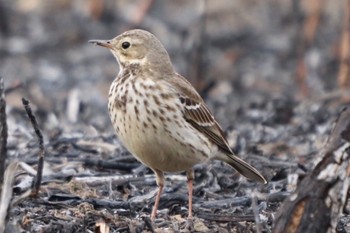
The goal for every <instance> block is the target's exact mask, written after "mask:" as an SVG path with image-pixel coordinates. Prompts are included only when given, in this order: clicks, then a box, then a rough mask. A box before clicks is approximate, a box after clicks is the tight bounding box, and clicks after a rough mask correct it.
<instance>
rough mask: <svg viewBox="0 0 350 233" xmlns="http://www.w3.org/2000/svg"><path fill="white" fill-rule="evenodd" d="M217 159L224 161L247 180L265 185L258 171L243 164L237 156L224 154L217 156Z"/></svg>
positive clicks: (264, 180)
mask: <svg viewBox="0 0 350 233" xmlns="http://www.w3.org/2000/svg"><path fill="white" fill-rule="evenodd" d="M218 159H220V160H223V161H225V162H226V163H228V164H229V165H230V166H232V167H233V168H234V169H236V170H237V171H238V172H239V173H241V174H242V175H243V176H245V177H247V178H248V179H252V180H256V181H258V182H261V183H263V184H266V183H267V181H266V179H265V178H264V177H263V176H262V175H261V174H260V172H258V170H256V169H255V168H254V167H253V166H251V165H249V164H248V163H246V162H244V161H243V160H242V159H241V158H239V157H238V156H235V155H227V154H226V155H222V156H219V157H218Z"/></svg>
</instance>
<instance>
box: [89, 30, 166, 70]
mask: <svg viewBox="0 0 350 233" xmlns="http://www.w3.org/2000/svg"><path fill="white" fill-rule="evenodd" d="M89 43H93V44H96V45H99V46H102V47H106V48H108V49H110V50H111V52H112V53H113V55H114V56H115V58H116V59H117V61H118V63H119V65H120V68H122V69H123V68H125V67H126V66H128V65H133V64H137V65H141V66H143V65H148V67H149V69H153V68H156V67H158V69H159V68H160V69H165V70H167V69H170V70H172V64H171V61H170V58H169V55H168V53H167V51H166V50H165V48H164V46H163V45H162V43H161V42H160V41H159V40H158V39H157V38H156V37H155V36H154V35H153V34H151V33H150V32H147V31H144V30H140V29H135V30H130V31H126V32H124V33H123V34H120V35H119V36H117V37H115V38H113V39H111V40H90V41H89Z"/></svg>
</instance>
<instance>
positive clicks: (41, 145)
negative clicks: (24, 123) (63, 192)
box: [22, 98, 45, 197]
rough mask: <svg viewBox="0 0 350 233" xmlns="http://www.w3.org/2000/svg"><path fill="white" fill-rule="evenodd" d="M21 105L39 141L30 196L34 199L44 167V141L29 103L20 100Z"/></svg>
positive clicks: (23, 99)
mask: <svg viewBox="0 0 350 233" xmlns="http://www.w3.org/2000/svg"><path fill="white" fill-rule="evenodd" d="M22 103H23V105H24V108H25V110H26V112H27V115H28V117H29V119H30V122H31V123H32V126H33V128H34V131H35V133H36V135H37V137H38V141H39V149H40V152H39V161H38V171H37V174H36V176H35V178H34V183H33V189H32V196H34V197H36V196H37V195H38V193H39V189H40V184H41V179H42V175H43V166H44V157H45V147H44V139H43V135H42V134H41V131H40V129H39V127H38V122H37V121H36V118H35V116H34V115H33V112H32V109H31V108H30V105H29V101H28V100H26V99H25V98H22Z"/></svg>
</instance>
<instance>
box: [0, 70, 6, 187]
mask: <svg viewBox="0 0 350 233" xmlns="http://www.w3.org/2000/svg"><path fill="white" fill-rule="evenodd" d="M6 157H7V123H6V101H5V88H4V79H3V78H2V77H0V186H1V184H2V182H3V180H4V172H5V163H6Z"/></svg>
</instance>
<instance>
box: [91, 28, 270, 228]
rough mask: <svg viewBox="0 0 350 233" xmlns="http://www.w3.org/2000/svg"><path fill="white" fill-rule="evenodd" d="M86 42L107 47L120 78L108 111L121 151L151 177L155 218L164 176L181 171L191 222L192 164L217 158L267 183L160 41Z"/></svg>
mask: <svg viewBox="0 0 350 233" xmlns="http://www.w3.org/2000/svg"><path fill="white" fill-rule="evenodd" d="M89 43H92V44H94V45H98V46H102V47H105V48H107V49H109V50H110V51H111V52H112V54H113V55H114V57H115V58H116V60H117V63H118V65H119V74H118V75H117V77H116V78H115V79H114V81H113V82H112V84H111V86H110V89H109V94H108V112H109V116H110V118H111V121H112V125H113V128H114V130H115V132H116V134H117V137H118V139H119V140H120V141H121V142H122V144H123V145H124V147H125V148H126V149H127V150H128V151H129V152H130V153H131V154H132V155H133V156H134V157H135V158H136V159H137V160H138V161H140V162H141V163H143V164H144V165H146V166H147V167H149V168H150V169H151V170H152V171H153V172H154V174H155V177H156V183H157V186H158V192H157V195H156V197H155V202H154V206H153V209H152V212H151V220H152V221H154V220H155V218H156V215H157V210H158V205H159V201H160V197H161V194H162V191H163V188H164V185H165V178H164V173H165V172H183V171H185V172H186V176H187V187H188V219H192V217H193V215H192V192H193V179H194V172H193V166H194V165H196V164H199V163H203V162H206V161H208V160H213V159H214V160H215V159H216V160H221V161H224V162H226V163H227V164H229V165H230V166H232V167H233V168H234V169H236V170H237V171H238V172H239V173H240V174H242V175H243V176H245V177H247V178H249V179H252V180H255V181H258V182H261V183H264V184H266V183H267V181H266V179H265V178H264V177H263V176H262V175H261V174H260V173H259V171H258V170H257V169H255V168H254V167H253V166H251V165H249V164H248V163H246V162H245V161H243V160H242V159H241V158H239V157H238V156H237V155H236V154H235V153H234V152H233V151H232V149H231V147H230V146H229V144H228V142H227V139H226V138H225V135H224V132H223V130H222V128H221V127H220V125H219V123H218V122H217V121H216V120H215V118H214V116H213V114H212V113H211V111H210V110H209V108H208V107H207V105H206V104H205V102H204V100H203V99H202V97H201V96H200V95H199V94H198V92H197V91H196V90H195V88H194V87H193V86H192V85H191V83H190V82H189V81H188V80H187V79H186V78H184V77H183V76H181V75H180V74H178V73H177V72H176V71H175V69H174V66H173V64H172V62H171V59H170V57H169V54H168V52H167V51H166V49H165V47H164V46H163V44H162V43H161V42H160V40H159V39H158V38H157V37H156V36H155V35H153V34H152V33H150V32H148V31H146V30H142V29H132V30H128V31H126V32H124V33H122V34H120V35H118V36H116V37H115V38H113V39H110V40H90V41H89Z"/></svg>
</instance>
